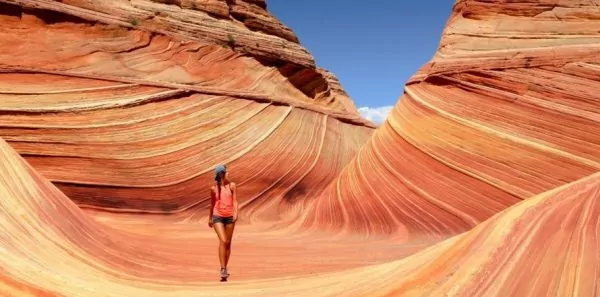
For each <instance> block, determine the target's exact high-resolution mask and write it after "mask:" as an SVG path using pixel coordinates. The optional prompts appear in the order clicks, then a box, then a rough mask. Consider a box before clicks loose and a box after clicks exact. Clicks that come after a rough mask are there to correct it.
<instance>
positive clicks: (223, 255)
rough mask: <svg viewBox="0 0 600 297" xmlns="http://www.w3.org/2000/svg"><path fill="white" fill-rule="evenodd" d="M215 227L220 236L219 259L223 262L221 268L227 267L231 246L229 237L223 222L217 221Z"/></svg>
mask: <svg viewBox="0 0 600 297" xmlns="http://www.w3.org/2000/svg"><path fill="white" fill-rule="evenodd" d="M213 227H214V228H215V232H216V233H217V236H218V237H219V261H220V262H221V268H225V267H227V250H228V248H227V247H228V246H229V240H228V239H227V234H226V233H225V227H224V226H223V223H216V224H214V225H213Z"/></svg>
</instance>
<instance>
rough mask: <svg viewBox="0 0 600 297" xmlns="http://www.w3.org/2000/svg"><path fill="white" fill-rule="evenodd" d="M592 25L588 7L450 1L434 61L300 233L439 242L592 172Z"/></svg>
mask: <svg viewBox="0 0 600 297" xmlns="http://www.w3.org/2000/svg"><path fill="white" fill-rule="evenodd" d="M557 3H560V4H557ZM599 17H600V10H599V9H598V6H597V5H594V4H591V3H590V2H589V1H541V2H539V1H522V2H519V1H512V2H510V3H509V2H505V1H457V2H456V4H455V6H454V10H453V14H452V16H451V18H450V20H449V22H448V25H447V28H446V29H445V31H444V35H443V37H442V39H441V43H440V47H439V51H438V52H437V54H436V55H435V57H434V58H433V59H432V60H431V62H430V63H428V64H427V65H425V66H424V67H423V68H422V69H421V70H420V71H419V72H418V73H417V74H416V75H415V76H414V77H413V78H412V79H411V80H410V82H409V83H408V84H407V86H406V88H405V93H404V96H403V97H402V98H401V99H400V100H399V101H398V103H397V105H396V106H395V108H394V110H393V111H392V112H391V113H390V115H389V117H388V119H387V121H386V123H385V124H383V125H382V126H381V128H380V129H378V130H377V132H376V133H375V134H374V136H373V137H372V139H371V140H370V141H369V142H368V144H367V145H366V146H365V147H364V148H363V149H362V150H361V152H360V153H359V154H358V156H357V157H356V158H355V159H354V160H353V161H352V162H351V164H350V165H349V166H348V167H347V168H345V169H344V171H343V172H342V174H341V175H340V177H339V179H338V180H337V181H336V182H335V183H333V184H332V185H331V186H330V188H329V189H328V190H327V191H326V192H325V193H324V194H323V196H322V197H318V198H315V199H314V204H313V205H312V206H311V208H310V210H308V211H307V212H308V213H310V215H309V216H306V218H305V223H304V225H305V226H314V227H315V228H322V226H323V224H327V225H328V226H330V227H331V228H334V229H336V230H342V231H343V230H346V229H352V230H355V231H361V232H366V233H380V234H396V235H398V236H402V237H404V238H406V239H410V238H422V237H431V238H443V237H445V236H447V235H448V234H458V233H460V232H464V231H466V230H469V229H470V228H472V227H474V226H476V225H477V224H479V223H481V222H483V221H484V220H486V219H488V218H489V217H491V216H492V215H494V214H496V213H498V212H499V211H501V210H503V209H505V208H506V207H508V206H510V205H513V204H514V203H517V202H519V201H521V200H524V199H527V198H528V197H531V196H533V195H536V194H539V193H542V192H544V191H548V190H550V189H553V188H556V187H558V186H561V185H563V184H565V183H569V182H572V181H575V180H577V179H579V178H582V177H585V176H588V175H590V174H593V173H595V172H598V171H600V133H598V131H600V93H599V92H598V91H597V89H598V87H599V86H600V54H599V53H600V35H599V34H598V30H597V28H598V26H599V25H600V21H599ZM366 197H368V198H366ZM356 205H360V207H357V206H356ZM336 209H343V210H344V216H339V215H335V212H334V210H336ZM373 211H376V212H377V216H375V217H374V216H373V215H372V214H373Z"/></svg>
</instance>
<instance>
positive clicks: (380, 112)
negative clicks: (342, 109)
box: [358, 105, 394, 125]
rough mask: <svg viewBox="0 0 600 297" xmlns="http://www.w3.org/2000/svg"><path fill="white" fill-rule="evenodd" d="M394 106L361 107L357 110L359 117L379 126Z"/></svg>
mask: <svg viewBox="0 0 600 297" xmlns="http://www.w3.org/2000/svg"><path fill="white" fill-rule="evenodd" d="M392 108H394V106H391V105H390V106H380V107H368V106H366V107H361V108H359V109H358V112H360V115H361V116H362V117H363V118H366V119H367V120H370V121H373V122H375V123H377V124H379V125H381V124H383V122H385V119H386V118H387V116H388V114H389V113H390V111H392Z"/></svg>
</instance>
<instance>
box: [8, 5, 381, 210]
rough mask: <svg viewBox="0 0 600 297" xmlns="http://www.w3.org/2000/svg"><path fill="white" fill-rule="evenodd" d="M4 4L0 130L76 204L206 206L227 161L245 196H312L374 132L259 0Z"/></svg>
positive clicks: (124, 207)
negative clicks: (306, 191)
mask: <svg viewBox="0 0 600 297" xmlns="http://www.w3.org/2000/svg"><path fill="white" fill-rule="evenodd" d="M0 2H5V3H8V4H0V5H2V6H1V11H2V14H1V15H0V22H1V24H2V28H3V30H2V32H0V41H1V44H2V51H1V52H0V72H1V73H0V111H1V112H2V114H0V136H2V137H4V138H5V139H6V140H7V141H8V142H9V143H10V144H11V145H12V146H13V147H14V148H15V149H16V150H17V151H18V152H19V153H20V154H21V155H23V156H24V157H25V158H26V159H27V160H28V162H30V163H31V164H32V165H33V166H34V167H35V168H36V170H38V171H39V172H40V173H41V174H43V175H44V176H45V177H46V178H48V179H50V180H51V181H53V182H54V183H55V184H56V185H57V186H58V187H59V188H60V189H61V190H62V191H63V192H64V193H66V194H67V196H69V197H70V198H72V199H74V200H75V201H76V202H77V203H79V204H80V205H81V206H86V207H93V208H104V209H112V210H118V211H137V212H175V211H183V210H186V209H189V208H191V207H194V206H198V207H204V206H205V205H206V203H207V201H208V198H209V197H208V196H209V195H208V194H209V192H208V191H207V185H208V183H209V182H210V181H211V180H212V177H213V173H212V168H214V166H215V165H216V164H218V163H223V162H224V163H228V164H229V165H230V168H231V169H232V174H233V175H234V176H235V177H236V179H237V180H238V182H239V183H240V185H241V186H242V187H241V188H240V191H242V192H241V194H242V197H245V198H246V199H245V201H244V203H251V202H252V201H254V200H255V199H258V197H259V196H260V197H265V196H266V195H267V194H268V193H270V192H273V193H275V195H277V196H278V197H283V196H284V195H285V194H286V192H294V193H298V189H296V188H295V184H296V181H297V180H299V179H301V178H304V177H306V176H307V175H310V173H311V171H313V170H315V168H318V170H319V173H318V174H319V175H320V174H326V176H327V179H325V180H322V183H320V184H317V185H315V186H314V187H312V188H313V190H317V191H320V190H322V189H323V188H324V187H325V186H326V185H327V181H328V180H329V181H330V180H332V179H333V178H334V177H335V176H336V175H337V173H338V172H339V171H340V169H341V167H343V165H345V164H346V163H347V162H348V161H349V160H350V158H351V157H352V156H353V155H354V153H355V152H356V151H357V149H358V148H359V147H360V146H361V145H362V144H363V143H364V142H366V141H367V140H368V137H369V136H370V135H371V133H372V131H373V128H374V125H373V123H370V122H368V121H366V120H363V119H361V118H360V117H359V115H358V113H357V111H356V108H355V107H354V105H353V103H352V101H351V99H350V98H349V97H348V96H347V95H346V94H345V92H344V91H343V89H342V88H341V86H340V84H339V82H338V81H337V78H335V76H334V75H333V74H331V73H329V72H327V71H324V70H323V69H319V68H316V67H315V66H314V65H313V61H312V57H311V56H310V54H308V53H307V52H306V50H304V49H303V48H302V47H301V46H300V45H299V44H298V43H296V42H297V38H295V37H293V36H290V34H292V33H291V31H289V29H286V28H285V27H284V26H283V25H281V24H279V22H277V21H276V20H275V19H274V18H273V17H272V16H270V15H269V14H268V13H267V12H266V11H265V9H264V8H265V4H264V2H261V1H247V2H243V1H235V2H234V4H231V3H230V4H227V3H226V2H225V1H207V2H202V1H195V2H181V3H174V4H161V3H154V2H151V1H131V2H129V1H125V2H114V1H95V2H93V3H92V2H88V1H62V2H56V1H43V0H40V1H37V0H36V1H0ZM16 4H18V5H19V6H17V5H16ZM223 5H225V7H227V5H229V6H230V11H227V14H220V13H218V12H216V11H212V10H211V9H212V8H215V7H218V6H223ZM180 6H181V7H183V8H181V7H180ZM190 7H192V8H193V9H192V8H190ZM243 15H245V17H243V19H244V20H246V21H247V22H249V24H246V23H244V24H246V25H247V26H246V25H243V24H239V23H238V22H239V20H240V18H242V17H241V16H243ZM127 19H129V20H133V19H135V20H137V21H136V22H135V23H134V22H133V21H132V22H131V23H130V22H127V21H126V20H127ZM270 22H272V23H270ZM261 24H262V25H261ZM125 27H128V28H125ZM259 27H261V28H262V27H264V28H265V29H264V30H258V29H257V28H259ZM269 28H270V29H269ZM277 28H279V29H277ZM228 34H230V35H231V36H234V38H235V40H236V44H235V46H234V48H233V49H231V48H228V47H226V46H223V45H222V44H220V43H221V42H223V40H225V39H224V38H226V37H227V35H228ZM21 36H27V37H26V38H21ZM282 37H283V38H282ZM273 65H277V67H279V68H277V67H275V66H273ZM350 134H352V135H353V136H352V137H344V138H342V137H343V136H345V135H350ZM333 146H335V148H336V149H335V150H334V151H331V150H332V149H331V147H333ZM281 164H286V166H282V165H281ZM282 207H284V206H282Z"/></svg>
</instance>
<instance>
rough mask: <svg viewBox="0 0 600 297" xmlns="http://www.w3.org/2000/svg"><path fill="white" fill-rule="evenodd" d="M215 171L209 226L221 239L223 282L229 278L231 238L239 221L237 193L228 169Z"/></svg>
mask: <svg viewBox="0 0 600 297" xmlns="http://www.w3.org/2000/svg"><path fill="white" fill-rule="evenodd" d="M215 171H216V172H215V181H216V185H213V186H211V188H210V196H211V199H210V200H211V204H210V206H211V207H210V216H209V221H208V226H209V227H211V228H214V229H215V232H216V233H217V236H218V237H219V260H220V262H221V280H226V279H227V277H229V271H227V263H228V262H229V256H230V255H231V238H232V237H233V229H234V227H235V222H236V221H237V213H238V203H237V197H236V194H237V193H236V188H235V183H233V182H231V181H230V180H229V177H228V174H227V167H226V166H225V165H219V166H217V168H216V170H215Z"/></svg>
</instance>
